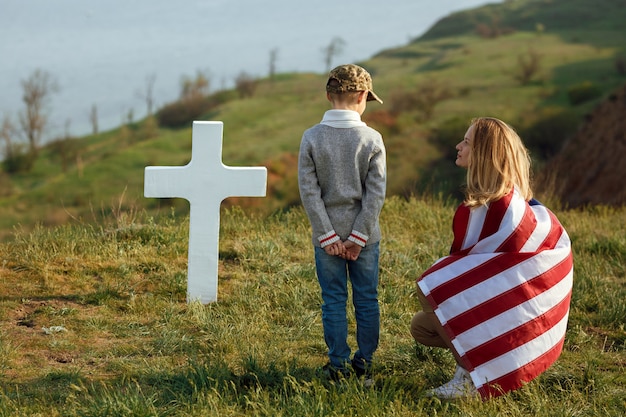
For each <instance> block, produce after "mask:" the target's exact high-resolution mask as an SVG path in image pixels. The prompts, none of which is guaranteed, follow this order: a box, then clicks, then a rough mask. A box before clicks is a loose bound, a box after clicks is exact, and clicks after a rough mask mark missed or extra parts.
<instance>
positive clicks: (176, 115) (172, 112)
mask: <svg viewBox="0 0 626 417" xmlns="http://www.w3.org/2000/svg"><path fill="white" fill-rule="evenodd" d="M209 108H210V104H209V102H208V101H207V99H206V98H205V97H202V96H192V97H190V98H184V99H181V100H178V101H175V102H173V103H170V104H166V105H165V106H164V107H163V108H161V109H160V110H159V111H158V112H157V114H156V118H157V121H158V124H159V126H163V127H166V128H180V127H188V126H189V125H191V123H192V122H193V121H194V120H196V119H197V118H198V117H199V116H200V115H202V113H204V112H206V111H207V110H208V109H209Z"/></svg>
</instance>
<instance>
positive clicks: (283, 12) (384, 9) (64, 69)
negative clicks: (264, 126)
mask: <svg viewBox="0 0 626 417" xmlns="http://www.w3.org/2000/svg"><path fill="white" fill-rule="evenodd" d="M486 3H487V1H485V0H436V1H427V0H386V1H384V2H383V1H379V0H360V1H352V0H345V1H331V0H317V1H310V2H294V1H293V0H265V1H263V2H258V1H254V0H183V1H180V2H173V1H171V0H149V1H148V0H107V1H95V0H92V1H86V0H0V118H3V117H9V118H11V119H12V120H13V121H14V123H15V124H17V118H18V114H19V112H20V111H22V109H23V103H22V101H21V81H22V80H24V79H26V78H28V77H29V76H30V75H31V74H32V73H33V72H34V71H35V70H36V69H41V70H43V71H46V72H48V73H49V74H50V75H51V76H52V77H53V79H54V80H55V81H56V83H57V85H58V87H59V88H58V91H57V92H56V93H54V94H52V95H50V98H49V101H48V103H47V113H48V115H49V126H48V130H47V134H46V137H45V138H44V141H45V140H50V139H53V138H55V137H59V136H61V135H63V134H65V133H69V134H70V135H75V136H79V135H83V134H86V133H89V132H90V130H91V123H90V122H89V114H90V111H91V108H92V107H93V106H96V108H97V111H98V119H99V127H100V130H107V129H110V128H113V127H115V126H118V125H119V124H120V123H121V122H122V121H123V120H125V119H126V117H127V115H128V114H129V112H132V114H133V115H134V118H135V119H139V118H141V117H143V116H144V115H145V114H146V111H147V109H146V105H145V101H144V100H143V99H142V98H141V95H142V94H143V93H145V91H146V88H147V85H148V79H149V78H150V77H155V81H154V88H153V97H154V99H155V106H156V107H157V108H158V107H159V106H161V105H163V104H165V103H167V102H170V101H172V100H174V99H176V97H178V95H179V92H180V85H181V79H182V78H183V77H195V75H196V73H197V72H198V71H202V72H204V73H206V74H208V75H209V79H210V83H211V90H218V89H221V88H224V87H231V86H232V85H233V80H234V79H235V78H236V77H237V75H239V74H240V73H242V72H246V73H247V74H249V75H252V76H266V75H267V74H268V72H269V63H270V53H271V51H272V50H275V51H276V52H277V59H276V61H275V63H276V72H279V73H281V72H291V71H297V72H317V73H323V72H325V71H326V68H325V63H324V55H323V53H322V49H323V48H324V47H325V46H327V45H329V44H330V42H331V41H332V40H333V39H334V38H341V39H342V40H343V41H344V47H343V51H342V53H341V54H339V55H338V56H337V58H336V59H335V61H336V62H333V64H334V65H335V64H340V63H347V62H356V61H360V60H365V59H368V58H370V57H371V56H373V55H375V54H376V53H378V52H380V51H382V50H384V49H388V48H392V47H396V46H401V45H405V44H406V43H408V42H409V41H410V40H411V39H414V38H416V37H418V36H419V35H421V34H422V33H424V32H425V31H426V30H427V29H428V28H430V27H431V26H432V25H433V24H434V23H435V22H436V21H437V20H439V19H440V18H442V17H445V16H447V15H448V14H450V13H452V12H455V11H459V10H465V9H470V8H474V7H478V6H481V5H484V4H486Z"/></svg>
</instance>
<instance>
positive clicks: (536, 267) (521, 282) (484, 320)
mask: <svg viewBox="0 0 626 417" xmlns="http://www.w3.org/2000/svg"><path fill="white" fill-rule="evenodd" d="M452 228H453V232H454V241H453V243H452V248H451V250H450V255H448V256H445V257H443V258H441V259H439V260H438V261H437V262H435V264H433V266H431V267H430V268H429V269H428V270H426V272H424V274H423V275H422V276H421V277H420V278H419V279H418V285H419V286H420V289H421V290H422V291H423V292H424V295H425V296H426V298H427V299H428V301H429V302H430V303H431V305H432V306H433V309H434V311H435V314H436V315H437V317H438V318H439V320H440V321H441V324H442V325H443V327H444V328H445V329H446V331H447V332H448V335H449V336H450V339H451V340H452V344H453V346H454V347H455V349H456V351H457V352H458V354H459V356H460V357H461V359H462V361H463V363H462V365H463V366H464V367H465V368H466V369H467V370H468V371H469V372H470V375H471V377H472V381H473V382H474V385H475V386H476V388H477V389H478V392H479V393H480V395H481V396H482V397H483V398H489V397H496V396H499V395H502V394H504V393H506V392H509V391H511V390H515V389H517V388H520V387H521V386H522V385H524V384H525V383H528V382H530V381H531V380H533V379H534V378H536V377H537V376H539V375H540V374H541V373H542V372H544V371H545V370H546V369H548V367H550V365H552V364H553V363H554V361H556V359H557V358H558V357H559V355H560V354H561V350H562V348H563V342H564V339H565V332H566V328H567V319H568V315H569V305H570V298H571V292H572V280H573V259H572V251H571V244H570V239H569V236H568V235H567V232H566V231H565V229H564V228H563V226H561V224H560V223H559V221H558V219H557V218H556V216H555V215H554V214H553V213H552V212H551V211H550V210H548V209H547V208H546V207H545V206H543V205H541V204H534V205H531V204H529V203H528V202H526V201H525V200H524V199H523V198H522V197H520V195H519V194H518V192H517V190H516V189H513V190H512V191H511V193H509V195H507V196H506V197H504V198H502V199H500V200H498V201H495V202H492V203H490V204H489V205H488V206H481V207H478V208H475V209H472V210H470V209H468V208H467V207H465V206H463V205H461V206H460V207H459V208H458V209H457V212H456V214H455V216H454V221H453V227H452Z"/></svg>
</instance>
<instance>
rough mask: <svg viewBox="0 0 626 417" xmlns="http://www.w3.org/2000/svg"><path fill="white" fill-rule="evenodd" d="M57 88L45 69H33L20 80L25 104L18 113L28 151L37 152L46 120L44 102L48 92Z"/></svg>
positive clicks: (48, 94) (45, 102)
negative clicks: (22, 110)
mask: <svg viewBox="0 0 626 417" xmlns="http://www.w3.org/2000/svg"><path fill="white" fill-rule="evenodd" d="M57 90H58V85H57V83H56V81H55V80H54V79H53V78H52V77H51V76H50V74H48V73H47V72H45V71H42V70H39V69H37V70H35V72H33V73H32V74H31V76H30V77H28V78H27V79H26V80H22V93H23V95H22V101H24V104H25V105H26V109H25V111H24V112H23V113H20V115H19V119H20V125H21V127H22V130H23V131H24V134H25V135H26V137H27V138H28V144H29V146H30V152H31V153H32V154H33V155H35V154H36V153H37V150H38V147H39V143H40V142H41V137H42V135H43V132H44V129H45V127H46V124H47V122H48V117H47V115H46V111H45V110H46V109H45V107H46V104H47V100H48V98H49V96H50V94H52V93H55V92H56V91H57Z"/></svg>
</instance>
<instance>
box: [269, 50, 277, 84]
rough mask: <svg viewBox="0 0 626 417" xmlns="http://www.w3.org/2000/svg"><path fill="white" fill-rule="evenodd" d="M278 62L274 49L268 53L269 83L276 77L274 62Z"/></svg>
mask: <svg viewBox="0 0 626 417" xmlns="http://www.w3.org/2000/svg"><path fill="white" fill-rule="evenodd" d="M277 60H278V48H274V49H272V50H271V51H270V73H269V77H270V81H273V80H274V76H275V75H276V61H277Z"/></svg>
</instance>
